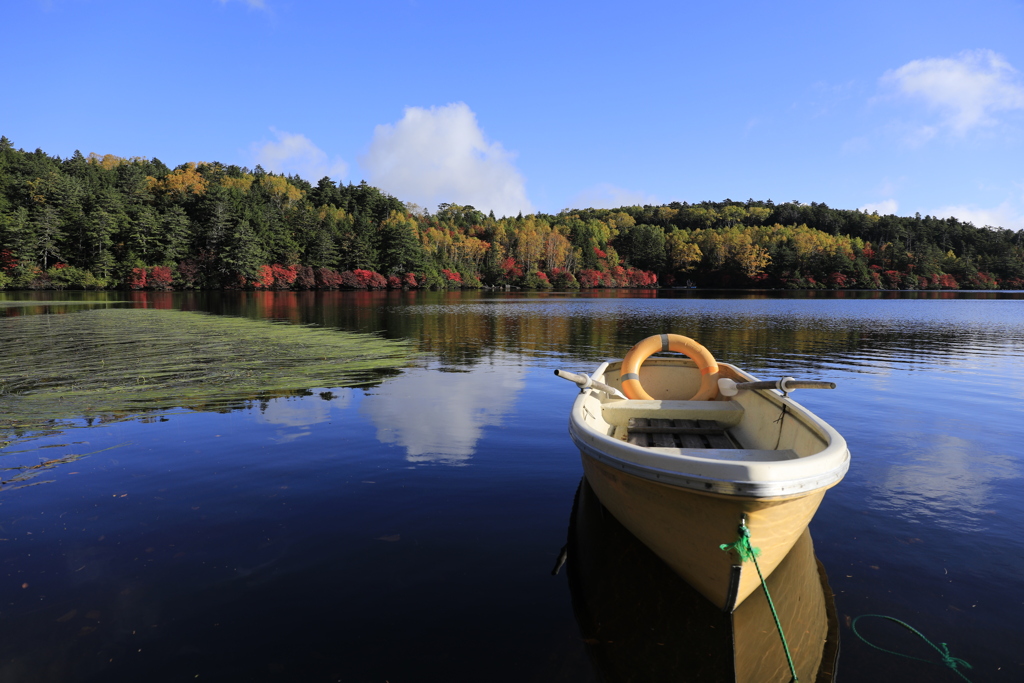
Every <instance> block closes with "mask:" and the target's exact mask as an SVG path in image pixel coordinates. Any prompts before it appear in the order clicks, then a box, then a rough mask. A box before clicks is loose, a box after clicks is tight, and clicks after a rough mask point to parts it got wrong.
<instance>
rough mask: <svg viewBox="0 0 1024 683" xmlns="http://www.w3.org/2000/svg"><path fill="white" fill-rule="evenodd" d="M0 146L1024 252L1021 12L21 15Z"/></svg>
mask: <svg viewBox="0 0 1024 683" xmlns="http://www.w3.org/2000/svg"><path fill="white" fill-rule="evenodd" d="M4 24H5V26H4V30H3V39H2V40H0V63H2V64H3V65H4V68H3V69H2V72H0V73H2V74H3V81H2V88H3V93H4V95H3V97H2V100H0V134H3V135H6V136H7V137H8V138H9V139H10V140H11V141H12V142H13V143H14V145H15V146H16V147H20V148H24V149H27V150H32V149H35V148H37V147H38V148H42V149H43V150H44V151H46V152H47V153H49V154H55V155H59V156H62V157H66V156H70V155H71V154H72V153H73V152H74V151H75V150H76V149H79V150H81V151H82V152H83V153H86V154H88V153H90V152H96V153H99V154H108V153H109V154H116V155H118V156H124V157H129V156H146V157H150V158H153V157H157V158H159V159H161V160H162V161H163V162H164V163H166V164H167V165H169V166H172V167H173V166H176V165H178V164H181V163H184V162H186V161H220V162H223V163H228V164H232V163H233V164H239V165H244V166H249V167H253V166H255V165H256V164H257V163H260V164H262V165H263V167H264V168H267V169H268V170H276V171H282V172H289V173H299V174H300V175H302V176H303V177H304V178H306V179H307V180H310V181H311V182H316V180H318V179H319V178H320V177H322V176H324V175H330V176H331V177H332V178H334V179H335V180H343V181H346V182H349V181H350V182H359V181H360V180H361V179H366V180H367V181H368V182H370V183H372V184H374V185H377V186H379V187H382V188H383V189H385V190H387V191H389V192H390V193H392V194H394V195H395V196H396V197H398V198H399V199H401V200H403V201H407V202H415V203H417V204H420V205H422V206H425V207H427V208H428V209H431V210H433V209H435V208H436V205H437V204H438V203H440V202H454V203H459V204H473V205H474V206H476V207H477V208H482V209H484V210H489V209H493V210H494V211H495V213H497V214H498V215H503V214H514V213H516V212H517V211H520V210H522V211H523V212H524V213H525V212H529V211H532V210H538V211H545V212H551V213H554V212H557V211H560V210H561V209H563V208H567V207H583V206H603V207H611V206H619V205H622V204H636V203H641V204H643V203H667V202H671V201H689V202H699V201H703V200H722V199H725V198H731V199H737V200H746V199H747V198H754V199H772V200H774V201H776V202H781V201H789V200H799V201H802V202H807V203H809V202H812V201H816V202H825V203H827V204H828V205H829V206H833V207H837V208H848V209H854V208H865V209H868V210H878V211H879V212H880V213H896V214H899V215H913V214H914V213H916V212H920V213H921V214H932V215H941V216H946V215H955V216H957V217H959V218H961V219H964V220H970V221H972V222H974V223H975V224H976V225H979V226H981V225H986V224H988V225H998V226H1002V227H1006V228H1011V229H1014V230H1018V229H1022V228H1024V73H1022V72H1024V0H1002V1H988V0H980V1H975V2H950V1H945V0H935V1H930V2H918V1H914V2H899V1H893V0H890V1H887V2H875V1H873V0H867V1H860V2H856V3H852V2H831V3H822V2H774V3H755V2H742V1H740V2H731V3H709V2H701V3H693V2H691V3H687V2H680V1H678V0H676V1H675V2H649V1H646V0H634V1H633V2H628V3H626V2H620V3H608V2H599V1H591V2H586V3H582V2H557V1H550V0H549V1H548V2H533V1H532V0H520V1H519V2H515V3H506V2H486V1H485V0H477V1H475V2H435V1H431V0H378V2H374V3H367V2H361V3H354V2H346V1H341V0H335V1H332V2H328V1H321V0H309V1H306V2H300V1H298V0H176V1H175V2H138V1H136V2H113V1H111V2H102V1H99V0H24V1H19V2H11V3H8V4H7V6H6V7H5V9H4Z"/></svg>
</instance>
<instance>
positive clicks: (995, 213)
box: [930, 199, 1024, 230]
mask: <svg viewBox="0 0 1024 683" xmlns="http://www.w3.org/2000/svg"><path fill="white" fill-rule="evenodd" d="M930 213H931V215H933V216H937V217H938V218H949V217H951V216H952V217H954V218H957V219H959V220H961V221H964V222H967V223H973V224H974V225H975V227H979V228H982V227H985V226H992V227H997V228H1009V229H1010V230H1020V229H1021V228H1024V207H1022V206H1020V204H1019V203H1017V202H1014V201H1012V200H1010V199H1007V200H1006V201H1005V202H1003V203H1002V204H1000V205H999V206H997V207H995V208H992V209H981V208H978V207H976V206H967V205H959V206H943V207H942V208H939V209H936V210H935V211H932V212H930Z"/></svg>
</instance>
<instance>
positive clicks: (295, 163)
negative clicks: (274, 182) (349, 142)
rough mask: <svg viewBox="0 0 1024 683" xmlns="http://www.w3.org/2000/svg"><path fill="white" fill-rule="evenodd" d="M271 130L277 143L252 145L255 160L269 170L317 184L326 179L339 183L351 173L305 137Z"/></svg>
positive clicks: (340, 162) (339, 161) (338, 160)
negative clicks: (295, 175)
mask: <svg viewBox="0 0 1024 683" xmlns="http://www.w3.org/2000/svg"><path fill="white" fill-rule="evenodd" d="M270 130H271V132H273V133H274V135H276V136H277V142H264V143H254V144H253V157H254V158H255V159H256V163H258V164H259V165H260V166H262V167H263V168H265V169H266V170H268V171H274V172H275V173H297V174H298V175H300V176H302V178H303V179H305V180H308V181H309V182H311V183H313V184H314V185H315V184H316V182H317V181H318V180H320V179H321V178H323V177H324V176H330V177H331V178H332V179H334V180H335V181H337V180H340V179H342V178H343V177H345V174H346V173H348V164H346V163H345V162H344V161H342V160H341V159H339V158H338V157H335V158H334V159H328V158H327V153H326V152H324V151H323V150H322V149H320V148H319V147H317V146H316V145H314V144H313V143H312V141H311V140H310V139H309V138H307V137H306V136H305V135H301V134H299V133H286V132H284V131H279V130H277V129H275V128H271V129H270Z"/></svg>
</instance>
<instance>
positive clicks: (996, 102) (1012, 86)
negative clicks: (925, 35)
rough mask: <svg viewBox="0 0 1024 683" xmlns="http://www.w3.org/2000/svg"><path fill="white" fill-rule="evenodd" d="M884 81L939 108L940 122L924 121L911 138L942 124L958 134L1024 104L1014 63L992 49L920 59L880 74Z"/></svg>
mask: <svg viewBox="0 0 1024 683" xmlns="http://www.w3.org/2000/svg"><path fill="white" fill-rule="evenodd" d="M881 82H882V84H883V85H885V86H888V87H891V88H894V89H895V90H896V91H897V92H898V93H899V94H901V95H904V96H906V97H911V98H915V99H919V100H923V101H924V103H925V104H926V105H927V106H928V107H929V108H930V109H933V110H936V111H938V112H939V114H940V122H939V126H938V127H936V126H931V125H929V126H921V127H919V128H918V129H916V130H915V131H914V132H913V133H912V134H911V138H912V139H911V140H910V141H911V142H913V143H916V144H921V143H923V142H926V141H928V140H929V139H931V138H932V137H934V136H935V135H936V134H937V133H938V132H939V130H940V129H941V128H945V129H948V130H950V131H952V132H953V133H954V134H956V135H964V134H965V133H967V132H968V131H969V130H971V129H974V128H977V127H980V126H991V125H994V124H995V123H996V118H995V114H997V113H998V112H1006V111H1013V110H1024V83H1022V81H1021V78H1020V75H1019V74H1018V72H1017V71H1016V70H1015V69H1014V68H1013V67H1012V66H1010V63H1009V62H1007V61H1006V60H1005V59H1003V57H1002V56H1000V55H998V54H996V53H995V52H993V51H992V50H967V51H964V52H961V53H960V54H958V55H957V56H955V57H947V58H932V59H916V60H914V61H912V62H908V63H907V64H904V65H903V66H901V67H900V68H898V69H894V70H890V71H887V72H885V74H883V75H882V78H881Z"/></svg>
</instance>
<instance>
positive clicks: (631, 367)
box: [619, 334, 718, 401]
mask: <svg viewBox="0 0 1024 683" xmlns="http://www.w3.org/2000/svg"><path fill="white" fill-rule="evenodd" d="M658 351H675V352H676V353H682V354H685V355H687V356H689V357H690V358H691V359H693V361H694V362H695V363H697V369H698V370H700V375H701V377H700V388H699V389H697V393H696V394H694V395H693V396H692V397H691V398H690V399H689V400H691V401H710V400H711V399H713V398H715V397H716V396H718V362H717V361H715V357H714V356H712V355H711V352H710V351H708V350H707V349H706V348H704V347H703V346H701V345H700V344H698V343H697V342H695V341H694V340H692V339H690V338H689V337H684V336H683V335H681V334H656V335H654V336H653V337H648V338H647V339H644V340H642V341H640V342H637V344H636V346H634V347H633V348H631V349H630V350H629V353H627V354H626V357H625V358H623V359H622V368H621V369H620V370H619V380H620V381H621V383H622V393H624V394H625V395H626V398H632V399H647V400H650V399H651V398H652V397H651V395H650V394H648V393H647V392H646V391H644V388H643V387H642V386H641V385H640V366H641V365H643V362H644V361H645V360H647V359H648V358H649V357H650V356H651V354H653V353H657V352H658Z"/></svg>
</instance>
